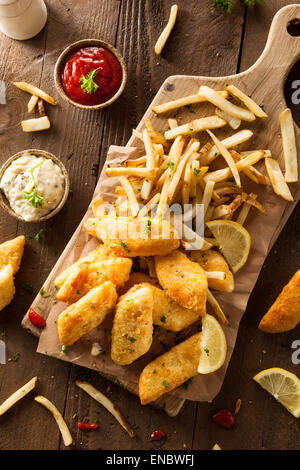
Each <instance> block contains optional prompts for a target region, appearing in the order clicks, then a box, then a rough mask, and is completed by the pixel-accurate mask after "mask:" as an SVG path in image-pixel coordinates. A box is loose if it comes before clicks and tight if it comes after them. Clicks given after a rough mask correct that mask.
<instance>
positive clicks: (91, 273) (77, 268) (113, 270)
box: [56, 256, 132, 303]
mask: <svg viewBox="0 0 300 470" xmlns="http://www.w3.org/2000/svg"><path fill="white" fill-rule="evenodd" d="M131 267H132V260H131V259H129V258H120V257H116V256H112V257H110V258H106V259H102V260H99V261H95V262H90V263H89V262H83V263H81V264H76V265H74V267H73V269H72V270H71V271H70V273H69V275H68V277H67V279H66V280H65V282H64V283H63V285H62V286H61V288H60V289H59V291H58V292H57V294H56V297H57V299H58V300H61V301H62V302H69V303H73V302H76V301H77V300H79V299H81V297H83V296H84V295H85V294H86V293H87V292H88V291H89V290H91V289H93V288H94V287H96V286H99V285H101V284H103V283H104V282H106V281H111V282H112V283H113V284H115V285H116V286H122V285H123V284H124V283H125V282H126V281H127V280H128V279H129V275H130V271H131Z"/></svg>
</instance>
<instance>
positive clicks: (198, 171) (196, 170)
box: [193, 168, 200, 176]
mask: <svg viewBox="0 0 300 470" xmlns="http://www.w3.org/2000/svg"><path fill="white" fill-rule="evenodd" d="M193 171H194V175H196V176H198V175H199V173H200V170H199V168H194V170H193Z"/></svg>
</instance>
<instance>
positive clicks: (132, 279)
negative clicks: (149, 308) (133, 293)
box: [118, 271, 159, 295]
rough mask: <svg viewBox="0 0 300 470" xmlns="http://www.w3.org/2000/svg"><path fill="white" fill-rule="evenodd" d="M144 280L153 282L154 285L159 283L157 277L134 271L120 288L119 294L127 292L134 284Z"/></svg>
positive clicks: (148, 282)
mask: <svg viewBox="0 0 300 470" xmlns="http://www.w3.org/2000/svg"><path fill="white" fill-rule="evenodd" d="M144 282H146V283H147V284H151V285H153V286H158V285H159V284H158V280H157V279H154V278H152V277H150V276H148V274H145V273H140V272H137V271H134V272H132V273H131V274H130V276H129V279H128V281H126V282H125V284H124V285H123V286H121V287H119V288H118V294H119V295H123V294H126V292H127V291H128V290H129V289H131V288H132V287H133V286H135V285H136V284H142V283H144Z"/></svg>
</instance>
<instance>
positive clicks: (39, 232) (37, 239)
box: [33, 228, 45, 242]
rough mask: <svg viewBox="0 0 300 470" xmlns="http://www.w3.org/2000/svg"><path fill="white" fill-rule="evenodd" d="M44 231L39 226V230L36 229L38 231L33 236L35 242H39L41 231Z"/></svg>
mask: <svg viewBox="0 0 300 470" xmlns="http://www.w3.org/2000/svg"><path fill="white" fill-rule="evenodd" d="M43 232H45V229H44V228H41V230H39V231H38V233H37V234H36V235H35V236H34V237H33V238H34V239H35V241H36V242H39V241H40V239H41V235H42V233H43Z"/></svg>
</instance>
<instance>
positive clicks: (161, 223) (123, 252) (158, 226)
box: [96, 215, 180, 258]
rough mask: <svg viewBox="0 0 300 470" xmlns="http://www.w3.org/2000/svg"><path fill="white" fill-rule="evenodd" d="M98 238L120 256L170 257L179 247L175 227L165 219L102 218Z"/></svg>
mask: <svg viewBox="0 0 300 470" xmlns="http://www.w3.org/2000/svg"><path fill="white" fill-rule="evenodd" d="M96 231H97V237H98V238H99V240H102V242H103V243H104V244H105V245H106V246H108V247H109V248H110V249H111V250H112V251H113V252H114V253H115V255H117V256H126V257H130V258H133V257H136V256H152V255H166V254H167V253H170V252H171V251H173V250H176V248H178V247H179V245H180V241H179V238H178V234H177V232H176V231H175V230H174V228H173V226H172V225H171V224H170V223H169V222H168V221H167V220H162V219H154V220H151V219H150V218H147V217H141V218H133V217H113V216H109V215H107V216H103V217H100V218H99V220H98V223H97V227H96Z"/></svg>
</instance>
